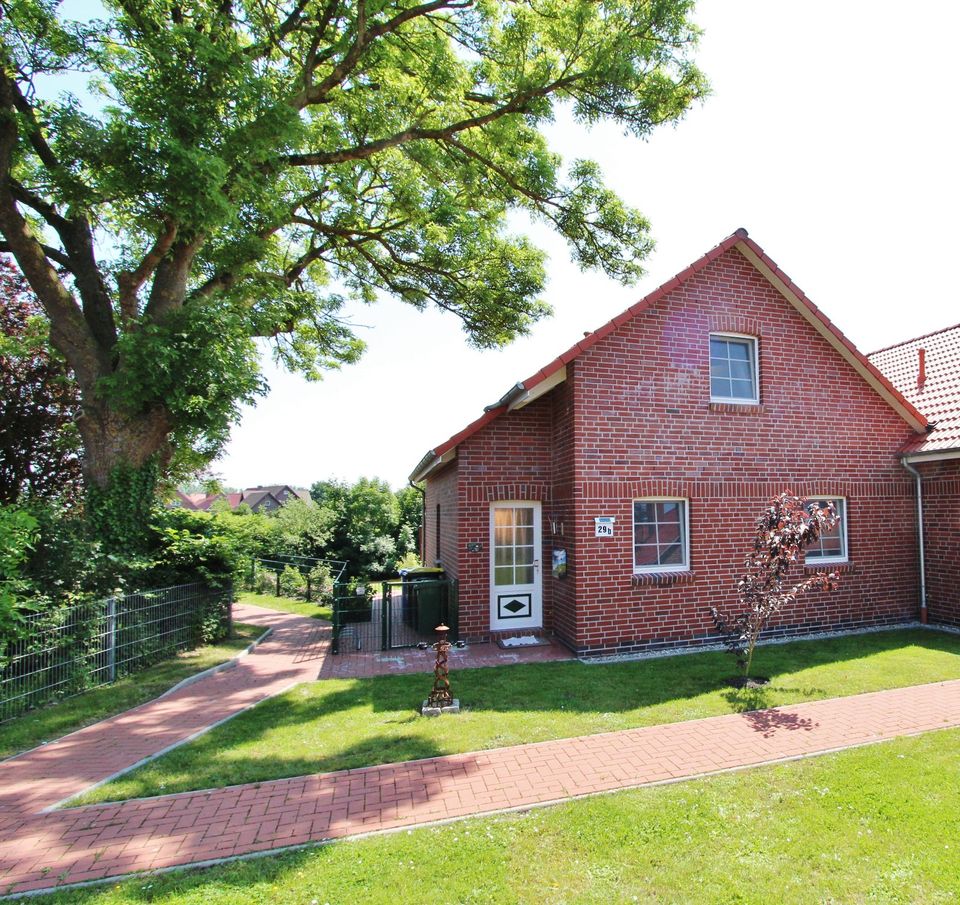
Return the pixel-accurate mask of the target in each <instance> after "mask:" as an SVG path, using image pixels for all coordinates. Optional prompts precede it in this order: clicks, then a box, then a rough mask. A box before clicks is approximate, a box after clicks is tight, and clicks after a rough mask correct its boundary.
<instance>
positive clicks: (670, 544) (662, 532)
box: [633, 497, 690, 572]
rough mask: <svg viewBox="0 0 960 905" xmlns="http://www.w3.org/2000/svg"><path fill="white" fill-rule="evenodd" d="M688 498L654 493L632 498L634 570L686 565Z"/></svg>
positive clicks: (687, 554) (687, 560)
mask: <svg viewBox="0 0 960 905" xmlns="http://www.w3.org/2000/svg"><path fill="white" fill-rule="evenodd" d="M687 535H688V531H687V500H683V499H672V498H671V499H665V498H662V497H654V498H650V499H644V500H634V501H633V571H634V572H665V571H679V570H681V569H687V568H689V565H690V555H689V553H690V551H689V545H688V539H687Z"/></svg>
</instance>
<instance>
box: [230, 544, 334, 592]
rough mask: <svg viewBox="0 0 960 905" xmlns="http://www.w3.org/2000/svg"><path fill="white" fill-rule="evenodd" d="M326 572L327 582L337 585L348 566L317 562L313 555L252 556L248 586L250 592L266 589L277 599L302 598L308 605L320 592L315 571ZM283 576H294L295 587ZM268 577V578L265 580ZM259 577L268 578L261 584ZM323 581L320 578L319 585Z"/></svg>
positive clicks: (328, 560)
mask: <svg viewBox="0 0 960 905" xmlns="http://www.w3.org/2000/svg"><path fill="white" fill-rule="evenodd" d="M318 570H319V571H322V572H326V573H327V576H328V577H327V579H326V580H327V581H329V582H330V583H331V584H336V583H337V582H339V581H340V580H341V579H342V578H343V575H344V573H345V572H346V571H347V563H346V562H344V561H342V560H339V559H318V558H317V557H315V556H299V555H297V554H293V553H278V554H275V555H273V556H255V557H253V559H251V560H250V569H249V572H248V573H247V579H246V580H247V584H248V588H249V590H251V591H260V592H264V591H267V590H268V589H269V590H270V591H273V593H275V594H276V596H277V597H290V596H293V597H303V598H304V599H305V600H307V601H308V602H309V601H311V600H313V597H314V596H315V595H317V594H320V593H322V592H323V588H322V587H317V585H316V581H317V578H316V576H317V572H318ZM284 575H296V576H298V581H297V582H296V583H295V586H291V584H290V583H289V582H285V581H284ZM268 576H269V577H268ZM261 578H267V583H266V584H264V582H263V581H261ZM322 580H323V579H320V581H321V582H322Z"/></svg>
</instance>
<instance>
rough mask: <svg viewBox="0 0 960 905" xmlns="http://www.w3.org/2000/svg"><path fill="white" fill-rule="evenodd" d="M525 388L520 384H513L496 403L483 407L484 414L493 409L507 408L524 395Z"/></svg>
mask: <svg viewBox="0 0 960 905" xmlns="http://www.w3.org/2000/svg"><path fill="white" fill-rule="evenodd" d="M526 391H527V388H526V387H525V386H524V385H523V384H522V383H515V384H514V385H513V386H512V387H510V389H509V390H507V392H506V393H504V394H503V395H502V396H501V397H500V398H499V399H498V400H497V401H496V402H492V403H490V405H486V406H484V407H483V410H484V411H485V412H492V411H493V410H494V409H498V408H501V407H502V406H504V405H505V406H508V407H509V405H510V403H511V402H515V401H516V400H517V399H519V398H520V397H521V396H522V395H523V394H524V393H526Z"/></svg>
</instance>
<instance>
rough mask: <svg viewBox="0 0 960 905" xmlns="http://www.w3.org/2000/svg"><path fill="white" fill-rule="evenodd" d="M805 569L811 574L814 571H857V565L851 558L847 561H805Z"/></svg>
mask: <svg viewBox="0 0 960 905" xmlns="http://www.w3.org/2000/svg"><path fill="white" fill-rule="evenodd" d="M803 571H804V572H807V573H809V574H811V575H812V574H813V573H814V572H856V571H857V567H856V566H855V565H854V564H853V563H852V562H850V560H847V561H846V562H822V563H809V562H805V563H804V564H803Z"/></svg>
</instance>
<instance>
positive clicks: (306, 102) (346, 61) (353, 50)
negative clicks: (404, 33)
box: [291, 0, 473, 110]
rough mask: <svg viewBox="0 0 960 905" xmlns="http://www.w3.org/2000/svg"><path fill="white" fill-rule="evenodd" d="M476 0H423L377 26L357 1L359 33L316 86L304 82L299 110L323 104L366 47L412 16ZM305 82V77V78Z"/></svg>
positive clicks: (298, 96)
mask: <svg viewBox="0 0 960 905" xmlns="http://www.w3.org/2000/svg"><path fill="white" fill-rule="evenodd" d="M472 2H473V0H433V2H431V3H421V4H420V5H419V6H412V7H410V8H409V9H405V10H404V11H403V12H400V13H397V15H395V16H394V17H393V18H392V19H388V20H387V21H386V22H381V23H379V24H378V25H373V26H371V27H369V28H368V27H367V16H366V2H365V0H358V4H357V32H356V37H355V39H354V41H353V44H352V45H351V46H350V49H349V50H348V51H347V52H346V53H345V54H344V56H343V59H342V60H341V61H340V62H339V63H338V64H337V65H336V66H334V67H333V69H332V70H331V72H330V74H329V75H328V76H327V77H326V78H325V79H323V81H321V82H319V83H318V84H316V85H305V87H304V90H303V91H301V92H300V93H299V94H296V95H294V97H293V99H292V100H291V104H292V105H293V106H294V108H295V109H297V110H302V109H303V108H304V107H308V106H310V105H311V104H319V103H323V100H324V98H326V96H327V95H328V94H329V93H330V92H331V91H332V90H333V89H334V88H336V87H337V86H338V85H341V84H343V82H344V80H345V79H346V78H347V76H349V75H350V73H351V72H353V70H354V69H355V68H356V66H357V63H358V62H359V61H360V58H361V57H362V56H363V54H364V52H365V51H366V49H367V47H369V46H370V44H371V43H373V41H375V40H376V39H377V38H381V37H383V35H386V34H390V33H391V32H394V31H396V30H397V29H398V28H400V26H401V25H403V24H404V23H406V22H409V21H410V20H411V19H416V18H419V17H420V16H425V15H427V14H428V13H435V12H437V11H439V10H441V9H444V8H446V9H466V8H467V7H469V6H471V5H472ZM305 81H306V80H305Z"/></svg>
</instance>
